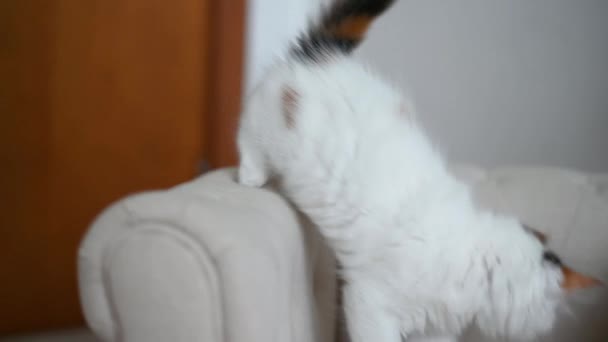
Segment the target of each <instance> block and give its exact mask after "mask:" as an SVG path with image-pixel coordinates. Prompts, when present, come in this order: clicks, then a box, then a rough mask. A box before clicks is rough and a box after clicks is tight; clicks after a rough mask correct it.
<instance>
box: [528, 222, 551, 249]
mask: <svg viewBox="0 0 608 342" xmlns="http://www.w3.org/2000/svg"><path fill="white" fill-rule="evenodd" d="M523 226H524V228H525V229H526V230H528V231H529V232H530V233H532V234H533V235H534V236H536V238H537V239H538V241H540V242H541V243H542V244H543V245H545V244H547V240H548V238H547V234H545V233H543V232H541V231H539V230H537V229H535V228H532V227H530V226H528V225H526V224H523Z"/></svg>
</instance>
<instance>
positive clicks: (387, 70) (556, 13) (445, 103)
mask: <svg viewBox="0 0 608 342" xmlns="http://www.w3.org/2000/svg"><path fill="white" fill-rule="evenodd" d="M319 1H322V2H327V1H328V0H251V1H250V13H249V20H250V21H249V28H250V30H249V33H248V34H249V47H248V56H249V57H248V61H247V63H248V64H247V70H248V77H247V80H248V81H247V85H246V87H247V88H250V87H251V86H252V85H253V84H255V82H256V80H257V79H259V77H260V76H261V74H262V72H263V71H262V70H263V69H264V67H265V66H266V65H268V63H270V62H271V61H272V59H273V58H274V56H277V55H279V56H280V55H281V54H282V53H283V52H284V51H285V46H286V42H287V41H288V40H289V39H291V38H292V37H293V36H294V35H295V34H296V32H298V31H299V30H300V29H301V27H303V26H304V25H305V23H306V20H307V17H309V16H310V15H312V14H313V13H315V12H316V9H317V8H318V3H319ZM368 38H369V39H368V40H367V41H366V42H365V43H364V44H363V45H362V47H361V49H360V50H359V51H357V53H356V56H357V58H359V59H360V60H362V61H364V62H365V63H368V64H371V65H372V66H373V68H374V69H376V70H378V72H379V73H380V74H382V75H384V76H385V77H386V78H388V79H389V80H390V81H392V82H394V83H396V84H397V85H399V86H400V87H401V88H402V89H404V90H406V91H407V92H409V93H410V94H412V96H413V98H414V101H415V103H416V104H417V107H418V109H419V112H420V119H421V121H422V122H423V124H424V126H425V127H426V128H427V130H428V131H430V135H431V136H432V137H433V139H434V140H435V142H436V143H437V144H438V145H439V146H440V147H441V148H442V150H443V151H445V152H446V153H447V155H448V157H449V158H450V159H452V160H456V161H461V162H472V163H475V164H479V165H482V166H499V165H521V164H524V165H553V166H562V167H569V168H575V169H580V170H586V171H604V172H605V171H608V1H606V0H460V1H445V0H398V1H397V4H396V6H395V7H394V8H393V9H392V10H391V11H390V12H388V13H387V14H386V15H385V16H383V17H382V18H381V19H380V20H378V21H377V22H376V24H375V25H374V27H373V29H372V31H371V32H370V34H369V37H368Z"/></svg>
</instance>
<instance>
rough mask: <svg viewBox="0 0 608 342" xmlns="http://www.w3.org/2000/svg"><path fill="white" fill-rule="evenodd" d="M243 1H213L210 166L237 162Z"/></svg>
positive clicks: (244, 12) (243, 52)
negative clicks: (236, 143) (236, 142)
mask: <svg viewBox="0 0 608 342" xmlns="http://www.w3.org/2000/svg"><path fill="white" fill-rule="evenodd" d="M245 5H246V1H245V0H230V1H213V5H212V8H211V11H212V13H213V15H212V21H211V26H212V32H213V35H212V36H211V39H212V41H211V45H212V50H213V51H214V53H213V55H212V56H211V64H212V68H211V70H210V76H211V88H210V97H209V99H210V103H209V111H208V113H209V117H208V128H209V130H208V135H207V137H208V140H207V146H208V153H207V154H208V156H209V163H210V165H211V166H212V167H214V168H216V167H224V166H230V165H236V163H237V160H238V157H237V153H236V148H235V137H236V135H235V133H236V128H237V124H238V117H239V114H240V110H241V98H242V96H241V91H242V75H243V66H244V55H245V44H244V35H245V27H246V20H245V18H246V10H247V9H246V6H245Z"/></svg>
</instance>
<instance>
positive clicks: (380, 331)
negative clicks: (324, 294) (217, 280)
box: [344, 285, 401, 342]
mask: <svg viewBox="0 0 608 342" xmlns="http://www.w3.org/2000/svg"><path fill="white" fill-rule="evenodd" d="M384 304H385V299H384V298H383V297H382V296H381V295H379V294H378V292H377V291H376V290H374V289H370V288H366V287H357V286H353V285H347V286H346V287H345V288H344V310H345V315H346V326H347V328H348V334H349V336H350V341H351V342H370V341H373V342H401V329H400V324H399V320H398V318H397V317H396V316H395V315H394V314H393V313H391V312H389V311H388V310H387V309H386V307H385V305H384Z"/></svg>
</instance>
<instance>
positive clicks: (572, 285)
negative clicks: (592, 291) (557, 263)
mask: <svg viewBox="0 0 608 342" xmlns="http://www.w3.org/2000/svg"><path fill="white" fill-rule="evenodd" d="M562 272H563V274H564V280H563V281H562V289H564V290H566V291H567V292H571V291H574V290H580V289H587V288H591V287H597V286H604V284H603V283H602V282H601V281H599V280H597V279H595V278H592V277H589V276H586V275H583V274H581V273H578V272H576V271H574V270H573V269H571V268H570V267H568V266H562Z"/></svg>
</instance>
